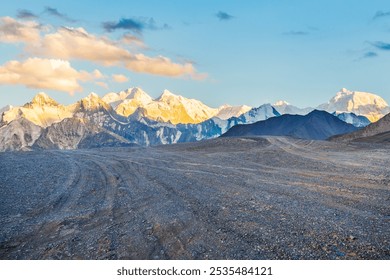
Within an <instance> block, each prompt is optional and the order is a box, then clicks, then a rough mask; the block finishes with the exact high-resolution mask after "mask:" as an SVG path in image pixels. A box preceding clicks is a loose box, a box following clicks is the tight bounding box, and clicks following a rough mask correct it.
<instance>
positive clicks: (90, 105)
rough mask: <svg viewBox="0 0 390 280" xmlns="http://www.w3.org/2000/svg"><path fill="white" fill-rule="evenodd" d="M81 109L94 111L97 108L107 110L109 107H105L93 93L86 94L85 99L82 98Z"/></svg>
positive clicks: (105, 104)
mask: <svg viewBox="0 0 390 280" xmlns="http://www.w3.org/2000/svg"><path fill="white" fill-rule="evenodd" d="M80 103H81V107H82V108H83V109H86V110H96V109H98V108H101V107H102V108H105V109H108V108H109V105H107V103H106V102H104V101H103V100H102V99H101V98H100V97H99V95H97V94H96V93H94V92H91V93H90V94H88V96H87V97H84V98H83V99H81V101H80Z"/></svg>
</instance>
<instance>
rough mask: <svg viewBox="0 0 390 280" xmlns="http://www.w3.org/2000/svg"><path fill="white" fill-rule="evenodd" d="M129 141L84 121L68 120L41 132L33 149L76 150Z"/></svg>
mask: <svg viewBox="0 0 390 280" xmlns="http://www.w3.org/2000/svg"><path fill="white" fill-rule="evenodd" d="M129 144H130V141H128V140H126V139H124V138H123V137H120V136H118V135H116V134H115V133H111V132H110V131H107V130H106V129H104V128H102V127H99V126H97V125H94V124H92V123H90V122H89V121H88V120H86V119H80V118H75V117H73V118H68V119H64V120H62V121H61V122H59V123H55V124H53V125H51V126H49V127H47V128H46V129H44V130H43V132H42V133H41V135H40V136H39V138H38V139H37V140H36V141H35V142H34V144H33V145H32V148H33V149H61V150H69V149H78V148H97V147H112V146H125V145H129Z"/></svg>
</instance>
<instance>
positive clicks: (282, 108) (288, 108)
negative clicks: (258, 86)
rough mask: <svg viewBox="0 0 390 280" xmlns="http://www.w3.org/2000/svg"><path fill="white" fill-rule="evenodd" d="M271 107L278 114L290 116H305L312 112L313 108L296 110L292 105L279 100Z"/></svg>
mask: <svg viewBox="0 0 390 280" xmlns="http://www.w3.org/2000/svg"><path fill="white" fill-rule="evenodd" d="M272 107H274V108H275V109H276V110H277V111H278V112H279V113H280V114H282V115H284V114H290V115H307V114H309V113H310V112H311V111H313V110H314V108H310V107H307V108H298V107H296V106H294V105H291V104H290V103H288V102H286V101H282V100H279V101H277V102H275V103H274V104H272Z"/></svg>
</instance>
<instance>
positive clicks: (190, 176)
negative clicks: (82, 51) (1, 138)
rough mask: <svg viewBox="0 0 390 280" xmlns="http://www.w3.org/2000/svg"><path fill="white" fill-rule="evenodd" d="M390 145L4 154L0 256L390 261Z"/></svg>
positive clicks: (241, 141)
mask: <svg viewBox="0 0 390 280" xmlns="http://www.w3.org/2000/svg"><path fill="white" fill-rule="evenodd" d="M389 151H390V147H389V146H388V145H387V146H386V145H377V146H372V145H371V146H369V145H367V144H345V143H333V142H325V141H304V140H295V139H292V138H284V137H266V138H262V137H253V138H219V139H214V140H208V141H202V142H197V143H187V144H177V145H169V146H159V147H149V148H140V147H133V148H130V147H129V148H104V149H90V150H75V151H40V152H7V153H1V154H0V214H1V215H0V224H1V227H0V257H1V259H390V235H389V232H390V187H389V185H390V167H389V166H390V158H389V156H388V155H389Z"/></svg>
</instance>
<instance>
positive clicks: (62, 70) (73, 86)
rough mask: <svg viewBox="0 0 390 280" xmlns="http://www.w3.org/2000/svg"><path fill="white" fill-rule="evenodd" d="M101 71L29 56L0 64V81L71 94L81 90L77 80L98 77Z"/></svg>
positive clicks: (88, 79) (56, 60) (62, 61)
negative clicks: (73, 66)
mask: <svg viewBox="0 0 390 280" xmlns="http://www.w3.org/2000/svg"><path fill="white" fill-rule="evenodd" d="M100 75H101V73H100V71H98V70H95V71H94V72H92V73H89V72H86V71H77V70H75V69H74V68H72V66H71V65H70V63H69V62H68V61H64V60H58V59H42V58H36V57H35V58H29V59H27V60H25V61H23V62H19V61H16V60H13V61H9V62H7V63H5V64H4V65H2V66H0V83H1V84H9V85H25V86H26V87H28V88H34V89H53V90H58V91H64V92H68V93H70V94H73V93H74V92H76V91H82V87H81V86H80V84H79V81H84V82H85V81H91V80H95V79H98V78H99V77H100Z"/></svg>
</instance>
